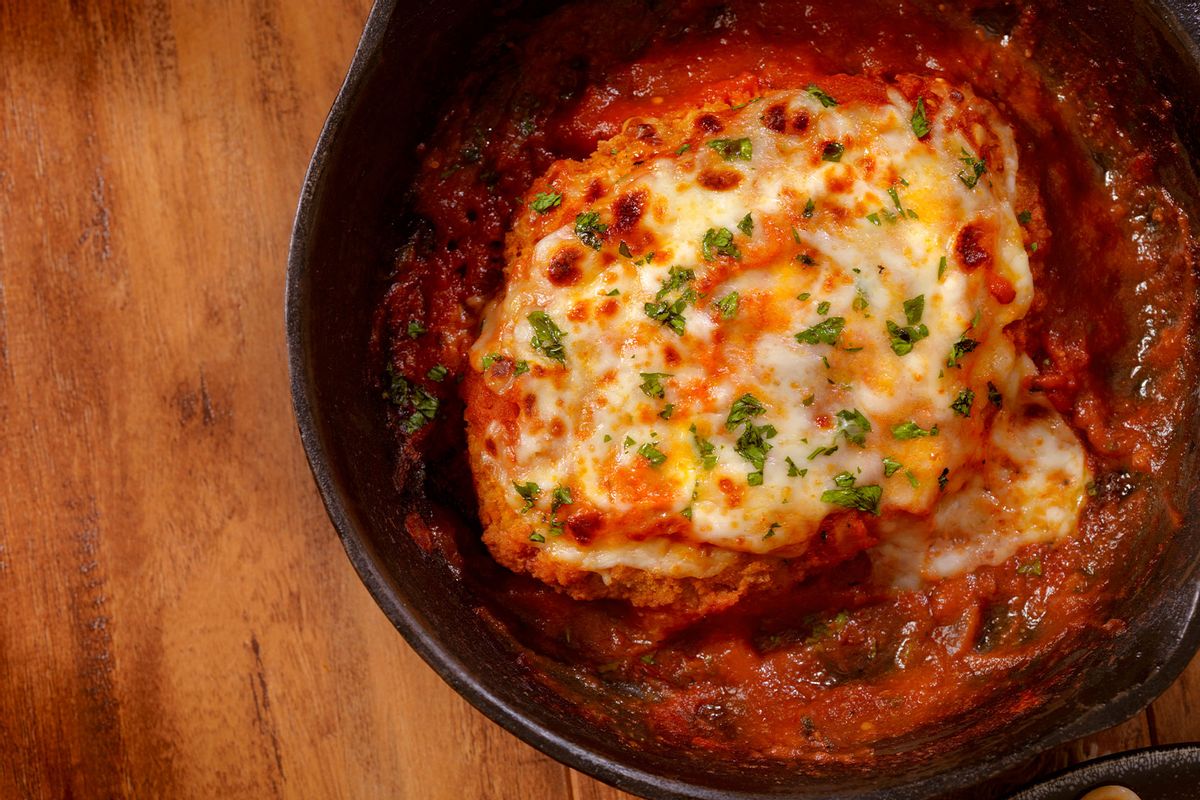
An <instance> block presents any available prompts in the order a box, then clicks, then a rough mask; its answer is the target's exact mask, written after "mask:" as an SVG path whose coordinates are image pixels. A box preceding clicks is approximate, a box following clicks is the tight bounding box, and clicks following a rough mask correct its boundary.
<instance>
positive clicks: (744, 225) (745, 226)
mask: <svg viewBox="0 0 1200 800" xmlns="http://www.w3.org/2000/svg"><path fill="white" fill-rule="evenodd" d="M737 227H738V230H739V231H741V232H742V233H743V234H745V235H746V236H753V235H754V217H753V216H751V215H750V214H747V215H746V216H744V217H742V221H741V222H739V223H738V224H737Z"/></svg>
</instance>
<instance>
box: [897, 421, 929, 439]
mask: <svg viewBox="0 0 1200 800" xmlns="http://www.w3.org/2000/svg"><path fill="white" fill-rule="evenodd" d="M937 435H938V429H937V425H934V426H933V427H932V428H930V429H929V430H925V429H924V428H922V427H921V426H920V425H918V424H917V423H915V422H912V421H909V422H901V423H900V424H899V425H893V426H892V436H893V437H894V438H896V439H900V440H902V441H903V440H905V439H920V438H922V437H924V436H937Z"/></svg>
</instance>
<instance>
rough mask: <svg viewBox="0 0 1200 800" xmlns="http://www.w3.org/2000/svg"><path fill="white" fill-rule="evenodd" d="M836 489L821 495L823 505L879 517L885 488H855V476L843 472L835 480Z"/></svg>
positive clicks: (873, 486)
mask: <svg viewBox="0 0 1200 800" xmlns="http://www.w3.org/2000/svg"><path fill="white" fill-rule="evenodd" d="M833 482H834V483H835V484H837V487H838V488H836V489H830V490H828V491H825V492H822V493H821V502H822V503H831V504H833V505H835V506H841V507H842V508H852V509H855V510H856V511H865V512H867V513H869V514H874V515H875V516H879V501H880V499H881V498H882V497H883V487H880V486H875V485H872V486H855V485H854V476H853V475H851V474H850V473H849V472H843V473H841V474H840V475H838V476H837V477H835V478H834V479H833Z"/></svg>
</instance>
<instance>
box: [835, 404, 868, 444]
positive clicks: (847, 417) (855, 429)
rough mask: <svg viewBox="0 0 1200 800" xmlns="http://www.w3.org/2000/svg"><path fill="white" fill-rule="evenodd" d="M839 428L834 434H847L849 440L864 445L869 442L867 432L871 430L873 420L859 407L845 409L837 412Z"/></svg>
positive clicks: (836, 435)
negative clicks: (864, 414)
mask: <svg viewBox="0 0 1200 800" xmlns="http://www.w3.org/2000/svg"><path fill="white" fill-rule="evenodd" d="M836 416H837V429H836V430H835V431H834V433H833V436H834V438H835V439H836V438H837V437H838V436H839V435H842V436H845V437H846V438H847V439H848V440H850V441H851V442H853V443H854V444H856V445H858V446H859V447H863V446H864V445H866V443H867V434H868V433H870V432H871V422H870V421H869V420H868V419H867V418H866V417H865V416H863V414H862V412H861V411H859V410H858V409H857V408H855V409H843V410H841V411H839V412H837V415H836Z"/></svg>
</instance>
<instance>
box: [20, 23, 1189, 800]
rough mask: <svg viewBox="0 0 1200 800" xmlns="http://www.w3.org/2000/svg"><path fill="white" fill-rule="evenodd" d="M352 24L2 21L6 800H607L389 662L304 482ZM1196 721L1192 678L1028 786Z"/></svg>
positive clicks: (596, 787)
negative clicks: (299, 261) (295, 261)
mask: <svg viewBox="0 0 1200 800" xmlns="http://www.w3.org/2000/svg"><path fill="white" fill-rule="evenodd" d="M368 5H369V4H368V2H367V0H289V2H280V1H277V0H193V1H192V2H187V1H186V0H143V2H140V3H133V2H122V1H121V0H72V2H67V0H10V1H9V2H3V3H0V454H2V457H0V605H2V608H3V613H2V615H0V798H126V797H137V798H175V797H179V798H193V797H194V798H210V797H221V798H274V797H293V798H310V797H320V798H377V797H378V798H402V799H404V800H410V799H412V800H415V799H416V798H420V799H421V800H440V799H441V798H447V800H449V799H450V798H453V799H454V800H459V799H460V798H466V799H467V800H472V799H474V798H480V799H481V800H484V799H486V800H506V799H507V798H513V799H514V800H516V799H517V798H522V799H523V798H572V799H573V800H614V798H618V797H628V795H622V794H621V793H619V792H616V791H614V790H612V789H609V788H608V787H605V786H603V785H601V784H598V783H596V782H594V781H592V780H590V779H588V778H586V777H584V776H582V775H579V774H576V773H574V772H571V771H570V770H568V769H566V768H564V767H562V766H560V765H559V764H557V763H555V762H553V761H551V760H550V759H548V758H546V757H545V756H542V755H541V754H539V753H537V752H536V751H534V750H532V749H531V748H529V747H526V746H525V745H523V744H521V743H519V742H518V741H517V740H516V739H514V738H513V737H511V736H509V735H508V734H507V733H505V732H503V731H502V730H501V729H500V728H498V727H496V726H495V725H493V724H491V723H490V722H488V721H487V720H485V719H484V718H483V717H482V716H481V715H480V714H478V713H477V712H475V711H474V710H473V709H471V708H470V707H469V706H468V705H467V704H466V703H465V702H464V701H463V700H461V699H460V698H459V697H458V696H457V695H455V694H454V692H452V691H451V690H450V689H449V688H448V687H446V686H445V685H443V684H442V683H441V681H440V680H439V679H438V678H437V677H436V676H435V675H434V674H433V673H432V672H431V671H430V670H429V669H428V668H427V667H426V666H425V665H424V664H423V663H422V662H421V661H420V659H418V658H417V657H416V656H415V655H414V654H413V653H412V652H411V651H410V650H409V649H408V647H407V646H406V645H405V644H404V642H403V640H402V639H401V638H400V636H399V635H398V634H397V633H396V632H395V631H394V630H393V628H392V627H391V625H390V624H389V623H388V621H387V620H386V619H385V618H384V616H383V614H382V613H381V612H380V611H379V610H378V609H377V608H376V606H375V604H374V603H373V602H372V600H371V598H370V597H369V596H368V594H367V592H366V590H365V589H364V588H363V587H362V585H361V584H360V583H359V580H358V578H357V576H356V575H355V573H354V571H353V570H352V569H351V567H350V564H349V562H348V561H347V559H346V558H345V556H344V554H343V553H342V550H341V547H340V545H339V543H338V540H337V538H336V537H335V535H334V533H333V530H332V528H331V526H330V524H329V522H328V520H327V519H326V517H325V514H324V511H323V509H322V507H321V503H320V500H319V499H318V497H317V493H316V490H315V488H314V486H313V483H312V480H311V478H310V476H309V473H308V468H307V466H306V464H305V461H304V456H303V453H302V452H301V448H300V443H299V440H298V437H297V435H296V432H295V426H294V424H293V420H292V415H291V408H290V402H289V398H288V386H287V370H286V365H285V346H284V338H283V320H282V311H283V303H282V298H283V282H284V262H285V256H286V250H287V243H288V234H289V228H290V223H291V218H292V214H293V211H294V208H295V203H296V198H297V194H298V190H299V187H300V182H301V178H302V176H303V174H304V169H305V166H306V164H307V161H308V158H309V155H310V152H311V149H312V146H313V143H314V142H315V140H316V136H317V132H318V130H319V128H320V126H321V123H322V120H323V118H324V115H325V113H326V110H327V109H328V107H329V104H330V102H331V101H332V99H333V97H334V94H335V93H336V91H337V88H338V85H339V83H340V81H341V78H342V75H343V73H344V70H345V68H346V66H347V64H348V63H349V59H350V56H351V54H352V52H353V50H354V46H355V43H356V40H357V37H358V34H359V32H360V30H361V28H362V24H363V22H364V20H365V18H366V15H367V12H368ZM1198 712H1200V665H1196V664H1193V666H1192V668H1191V669H1190V670H1189V672H1188V674H1187V675H1185V676H1184V678H1183V679H1182V680H1181V681H1180V682H1179V683H1177V684H1176V685H1175V686H1174V687H1173V688H1172V689H1171V690H1170V691H1169V692H1168V693H1167V694H1166V695H1165V696H1164V697H1163V698H1162V699H1160V700H1159V701H1158V702H1157V703H1155V704H1154V706H1153V707H1152V708H1151V709H1150V711H1148V712H1147V713H1145V714H1142V715H1140V716H1138V717H1137V718H1136V719H1134V720H1132V721H1131V722H1129V723H1127V724H1125V725H1122V726H1120V727H1118V728H1116V729H1114V730H1112V731H1109V732H1106V733H1104V734H1102V735H1099V736H1096V737H1092V738H1090V739H1088V740H1085V741H1081V742H1077V743H1075V744H1073V745H1072V746H1070V747H1067V748H1063V749H1061V750H1060V751H1058V752H1056V753H1053V754H1050V755H1048V756H1046V757H1043V758H1042V759H1041V760H1040V761H1039V762H1038V764H1037V765H1035V766H1034V767H1031V770H1032V769H1037V770H1049V769H1052V768H1054V767H1056V766H1060V765H1063V764H1066V763H1069V762H1071V761H1074V760H1078V759H1082V758H1088V757H1092V756H1096V755H1099V754H1102V753H1106V752H1111V751H1114V750H1121V749H1126V748H1130V747H1136V746H1140V745H1147V744H1150V743H1152V742H1173V741H1180V740H1187V739H1198V738H1200V713H1198ZM1031 774H1032V772H1030V773H1028V774H1027V775H1026V777H1029V776H1030V775H1031Z"/></svg>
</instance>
